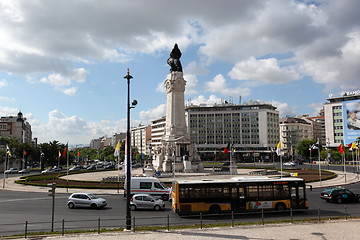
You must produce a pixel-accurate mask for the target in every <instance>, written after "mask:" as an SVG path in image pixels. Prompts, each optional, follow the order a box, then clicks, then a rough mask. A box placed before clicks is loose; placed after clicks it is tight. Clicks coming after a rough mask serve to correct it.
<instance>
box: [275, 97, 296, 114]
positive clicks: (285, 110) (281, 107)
mask: <svg viewBox="0 0 360 240" xmlns="http://www.w3.org/2000/svg"><path fill="white" fill-rule="evenodd" d="M269 103H270V104H271V105H273V106H274V107H277V109H276V110H278V111H279V116H280V117H283V116H285V115H296V107H295V106H289V104H288V103H283V102H279V101H276V100H272V101H269Z"/></svg>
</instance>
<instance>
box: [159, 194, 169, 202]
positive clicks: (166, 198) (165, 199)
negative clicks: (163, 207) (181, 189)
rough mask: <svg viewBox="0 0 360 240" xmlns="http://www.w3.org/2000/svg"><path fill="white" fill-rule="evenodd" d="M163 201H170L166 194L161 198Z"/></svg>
mask: <svg viewBox="0 0 360 240" xmlns="http://www.w3.org/2000/svg"><path fill="white" fill-rule="evenodd" d="M161 199H162V200H163V201H168V200H169V196H168V195H166V194H164V195H162V196H161Z"/></svg>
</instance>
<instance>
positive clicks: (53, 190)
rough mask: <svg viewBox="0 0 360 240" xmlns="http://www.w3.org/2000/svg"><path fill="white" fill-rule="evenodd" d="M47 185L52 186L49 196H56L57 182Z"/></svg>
mask: <svg viewBox="0 0 360 240" xmlns="http://www.w3.org/2000/svg"><path fill="white" fill-rule="evenodd" d="M47 186H48V187H50V188H51V189H49V190H48V192H49V196H50V197H55V189H56V183H49V184H48V185H47Z"/></svg>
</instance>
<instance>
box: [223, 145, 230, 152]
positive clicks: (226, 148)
mask: <svg viewBox="0 0 360 240" xmlns="http://www.w3.org/2000/svg"><path fill="white" fill-rule="evenodd" d="M229 149H230V144H229V143H228V144H227V145H226V147H225V149H224V153H228V152H229Z"/></svg>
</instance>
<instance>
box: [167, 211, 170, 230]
mask: <svg viewBox="0 0 360 240" xmlns="http://www.w3.org/2000/svg"><path fill="white" fill-rule="evenodd" d="M167 230H168V232H169V231H170V216H169V215H167Z"/></svg>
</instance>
